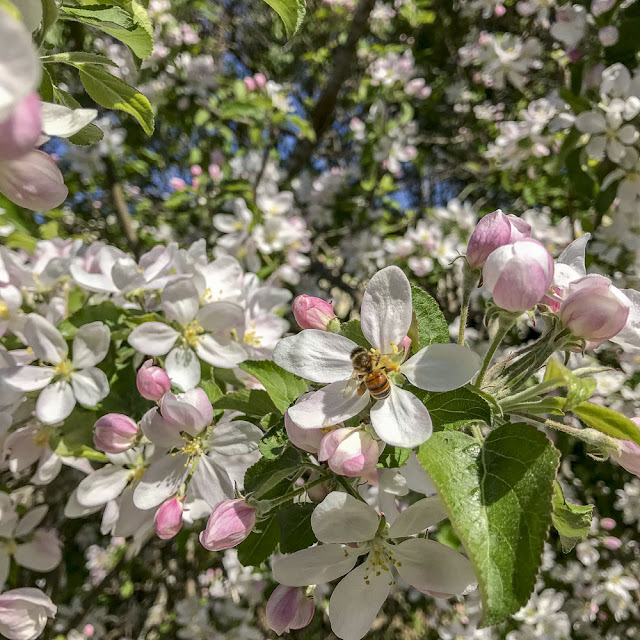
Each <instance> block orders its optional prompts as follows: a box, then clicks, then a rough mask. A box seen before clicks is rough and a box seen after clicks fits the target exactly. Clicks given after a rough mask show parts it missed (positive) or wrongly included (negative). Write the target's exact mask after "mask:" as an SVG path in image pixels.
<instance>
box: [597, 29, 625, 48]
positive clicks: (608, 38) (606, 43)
mask: <svg viewBox="0 0 640 640" xmlns="http://www.w3.org/2000/svg"><path fill="white" fill-rule="evenodd" d="M619 37H620V33H619V32H618V30H617V29H616V28H615V27H614V26H613V25H609V26H607V27H602V29H600V31H598V38H599V40H600V43H601V44H602V46H603V47H612V46H613V45H614V44H617V42H618V39H619Z"/></svg>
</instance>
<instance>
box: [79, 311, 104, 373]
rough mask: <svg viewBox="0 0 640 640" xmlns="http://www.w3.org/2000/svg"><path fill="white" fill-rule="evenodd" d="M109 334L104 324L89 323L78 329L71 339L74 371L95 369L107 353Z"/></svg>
mask: <svg viewBox="0 0 640 640" xmlns="http://www.w3.org/2000/svg"><path fill="white" fill-rule="evenodd" d="M110 339H111V332H110V331H109V327H107V325H106V324H104V322H90V323H89V324H85V325H82V326H81V327H80V328H79V329H78V333H76V335H75V338H74V339H73V358H72V360H71V362H72V363H73V366H74V368H76V369H86V368H88V367H95V365H97V364H98V363H99V362H102V361H103V360H104V359H105V357H106V356H107V352H108V351H109V344H110Z"/></svg>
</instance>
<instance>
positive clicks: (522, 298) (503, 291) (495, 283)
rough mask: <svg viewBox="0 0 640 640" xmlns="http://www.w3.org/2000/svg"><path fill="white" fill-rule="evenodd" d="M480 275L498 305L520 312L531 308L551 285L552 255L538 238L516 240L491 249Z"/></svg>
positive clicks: (507, 309)
mask: <svg viewBox="0 0 640 640" xmlns="http://www.w3.org/2000/svg"><path fill="white" fill-rule="evenodd" d="M482 276H483V278H484V285H485V287H486V288H487V289H488V290H489V291H490V292H491V293H492V294H493V301H494V302H495V303H496V304H497V305H498V306H499V307H501V308H502V309H505V310H506V311H512V312H514V313H515V312H518V313H522V312H524V311H528V310H529V309H533V307H535V306H536V304H538V302H540V301H541V300H542V299H543V298H544V296H545V294H546V293H547V291H548V289H549V287H550V286H551V283H552V282H553V258H552V257H551V254H550V253H549V252H548V251H547V250H546V249H545V248H544V246H543V245H542V244H540V243H539V242H538V241H537V240H533V239H532V238H526V239H524V240H518V241H517V242H514V243H513V244H507V245H504V246H502V247H498V248H497V249H496V250H495V251H493V253H491V255H489V257H488V258H487V261H486V262H485V263H484V267H483V268H482Z"/></svg>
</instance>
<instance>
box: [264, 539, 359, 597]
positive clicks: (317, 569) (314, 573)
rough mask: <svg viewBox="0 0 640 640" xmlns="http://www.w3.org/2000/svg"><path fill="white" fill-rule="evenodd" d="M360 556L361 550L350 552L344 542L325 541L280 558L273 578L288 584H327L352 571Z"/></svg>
mask: <svg viewBox="0 0 640 640" xmlns="http://www.w3.org/2000/svg"><path fill="white" fill-rule="evenodd" d="M357 559H358V554H357V553H350V552H349V551H348V547H345V546H344V545H341V544H323V545H319V546H317V547H311V548H309V549H303V550H302V551H296V552H295V553H292V554H291V555H290V556H285V557H284V558H280V559H278V560H276V561H275V562H274V563H273V578H274V579H275V580H276V582H279V583H280V584H285V585H287V586H288V587H304V586H306V585H309V584H323V583H325V582H331V580H335V579H336V578H339V577H340V576H343V575H344V574H345V573H347V572H348V571H351V569H353V567H354V566H355V564H356V561H357Z"/></svg>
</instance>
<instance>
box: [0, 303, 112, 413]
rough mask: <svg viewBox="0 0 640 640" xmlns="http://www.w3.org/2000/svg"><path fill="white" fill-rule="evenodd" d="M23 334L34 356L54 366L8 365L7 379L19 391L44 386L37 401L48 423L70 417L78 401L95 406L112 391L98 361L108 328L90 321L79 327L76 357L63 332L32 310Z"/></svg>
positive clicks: (105, 346)
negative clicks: (70, 350) (70, 353)
mask: <svg viewBox="0 0 640 640" xmlns="http://www.w3.org/2000/svg"><path fill="white" fill-rule="evenodd" d="M24 336H25V338H26V341H27V344H28V345H29V347H30V348H31V349H32V350H33V352H34V354H35V356H36V357H37V358H38V359H39V360H41V361H42V362H47V363H50V364H51V365H54V366H46V365H41V366H32V365H26V366H22V367H9V369H8V370H7V371H6V372H5V374H4V377H5V381H6V383H7V384H8V385H9V386H10V387H13V388H14V389H17V390H18V391H24V392H27V391H37V390H40V389H42V391H41V392H40V395H39V397H38V401H37V403H36V416H37V418H38V420H40V421H41V422H44V423H45V424H54V423H56V422H61V421H62V420H64V419H65V418H67V417H68V416H69V415H70V414H71V412H72V411H73V408H74V406H75V404H76V402H79V403H80V404H84V405H88V406H94V405H96V404H98V402H100V400H102V399H103V398H105V397H106V396H107V394H108V393H109V383H108V380H107V376H106V375H105V373H104V372H103V371H101V370H100V369H98V368H97V367H96V366H95V365H97V364H98V363H99V362H101V361H102V360H103V359H104V358H105V356H106V355H107V351H108V350H109V344H110V331H109V328H108V327H107V326H106V325H105V324H104V323H102V322H91V323H89V324H85V325H83V326H82V327H80V328H79V329H78V332H77V333H76V335H75V337H74V339H73V357H72V358H71V359H69V357H68V356H69V348H68V346H67V343H66V341H65V340H64V338H63V337H62V334H61V333H60V332H59V331H58V330H57V329H56V328H55V327H54V326H53V325H52V324H51V323H50V322H49V321H48V320H46V319H45V318H43V317H42V316H39V315H37V314H35V313H31V314H29V316H28V317H27V320H26V322H25V326H24Z"/></svg>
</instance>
